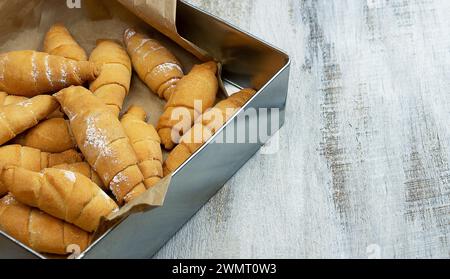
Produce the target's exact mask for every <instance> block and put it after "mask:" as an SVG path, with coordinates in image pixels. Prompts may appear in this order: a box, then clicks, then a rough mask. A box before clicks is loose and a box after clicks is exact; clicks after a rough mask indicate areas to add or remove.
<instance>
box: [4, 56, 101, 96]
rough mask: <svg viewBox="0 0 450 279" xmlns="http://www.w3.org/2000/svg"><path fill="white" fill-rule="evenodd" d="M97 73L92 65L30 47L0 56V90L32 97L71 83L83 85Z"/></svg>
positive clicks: (54, 90) (95, 67)
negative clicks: (30, 48)
mask: <svg viewBox="0 0 450 279" xmlns="http://www.w3.org/2000/svg"><path fill="white" fill-rule="evenodd" d="M98 74H99V69H98V68H97V66H95V64H93V63H91V62H87V61H75V60H72V59H67V58H64V57H62V56H57V55H50V54H47V53H45V52H36V51H32V50H23V51H13V52H7V53H3V54H1V55H0V91H5V92H6V93H8V94H13V95H19V96H25V97H33V96H36V95H40V94H46V93H52V92H56V91H58V90H61V89H63V88H65V87H68V86H70V85H82V84H83V83H85V82H86V81H92V80H94V79H95V78H96V77H97V76H98Z"/></svg>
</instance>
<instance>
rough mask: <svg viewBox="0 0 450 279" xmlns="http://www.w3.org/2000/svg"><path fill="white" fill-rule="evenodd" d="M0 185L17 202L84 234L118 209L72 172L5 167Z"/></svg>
mask: <svg viewBox="0 0 450 279" xmlns="http://www.w3.org/2000/svg"><path fill="white" fill-rule="evenodd" d="M1 181H2V183H3V184H4V185H6V186H7V188H8V190H9V192H10V193H11V194H12V195H13V196H14V197H15V198H16V199H17V200H18V201H19V202H21V203H23V204H26V205H28V206H32V207H36V208H39V209H40V210H42V211H44V212H45V213H47V214H50V215H52V216H54V217H56V218H59V219H61V220H64V221H66V222H68V223H71V224H74V225H75V226H77V227H79V228H81V229H83V230H85V231H87V232H93V231H95V230H96V229H97V228H98V225H99V224H100V219H101V218H102V217H104V216H107V215H108V214H110V213H111V212H112V211H113V210H116V209H118V206H117V204H116V203H115V202H114V201H113V200H112V199H111V198H110V197H109V196H108V195H107V194H105V192H103V191H102V189H100V188H99V187H98V186H97V185H96V184H95V183H94V182H92V181H91V180H90V179H89V178H87V177H86V176H84V175H81V174H79V173H76V172H71V171H66V170H61V169H54V168H51V169H44V170H42V171H41V172H34V171H30V170H26V169H24V168H19V167H13V166H8V167H5V169H4V170H3V173H2V175H1Z"/></svg>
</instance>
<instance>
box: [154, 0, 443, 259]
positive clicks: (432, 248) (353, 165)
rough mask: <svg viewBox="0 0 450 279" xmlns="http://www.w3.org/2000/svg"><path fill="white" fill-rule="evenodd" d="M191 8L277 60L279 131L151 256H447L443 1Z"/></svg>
mask: <svg viewBox="0 0 450 279" xmlns="http://www.w3.org/2000/svg"><path fill="white" fill-rule="evenodd" d="M190 2H191V3H194V4H195V5H197V6H199V7H201V8H203V9H206V10H207V11H209V12H212V13H213V14H216V15H218V16H220V17H222V18H224V19H226V20H228V21H230V22H232V23H233V24H235V25H237V26H239V27H241V28H243V29H245V30H248V31H250V32H251V33H253V34H255V35H257V36H259V37H260V38H262V39H264V40H266V41H269V42H271V43H273V44H274V45H276V46H278V47H280V48H282V49H284V50H286V51H287V52H288V53H289V54H290V56H291V58H292V61H293V62H292V73H291V83H290V91H289V99H288V109H287V123H286V125H285V127H284V128H283V129H282V131H281V133H280V150H279V152H278V153H276V154H274V155H263V154H259V155H257V156H255V157H254V158H253V159H252V160H251V161H250V162H249V163H248V164H247V165H246V166H245V167H244V168H242V169H241V170H240V171H239V172H238V173H237V174H236V176H235V177H234V178H233V179H232V180H231V181H230V182H229V183H227V185H226V186H225V187H224V188H223V189H222V190H221V191H220V192H219V193H218V195H217V196H215V197H214V198H213V199H212V200H211V201H210V202H209V203H208V204H207V205H206V206H205V207H204V208H203V209H202V210H201V211H200V212H199V213H198V214H197V215H196V216H195V217H194V218H193V219H192V220H191V221H190V222H189V223H188V224H187V225H186V226H185V227H184V228H183V229H182V230H181V231H180V232H179V233H178V234H177V235H176V236H175V237H174V238H173V239H172V240H171V241H170V242H169V243H168V244H167V245H166V246H165V247H164V248H163V249H162V250H161V251H160V252H159V253H158V254H157V255H156V257H157V258H222V257H232V258H249V257H251V258H263V257H276V258H292V257H295V258H297V257H300V258H303V257H305V258H342V257H345V258H347V257H351V258H366V257H383V258H392V257H395V258H448V257H450V248H449V247H450V168H449V160H450V129H449V119H450V17H449V16H448V15H449V14H450V1H446V0H440V1H438V0H434V1H433V0H415V1H413V0H411V1H405V0H389V1H387V0H367V1H364V0H363V1H360V0H355V1H344V0H339V1H306V0H305V1H300V0H290V1H288V0H283V1H270V0H245V1H242V0H239V1H237V0H233V1H220V0H203V1H202V0H191V1H190Z"/></svg>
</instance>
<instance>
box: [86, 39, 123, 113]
mask: <svg viewBox="0 0 450 279" xmlns="http://www.w3.org/2000/svg"><path fill="white" fill-rule="evenodd" d="M89 61H91V62H93V63H95V64H96V65H101V72H100V75H99V76H98V77H97V79H96V80H95V81H93V82H91V84H90V87H89V89H90V90H91V91H92V93H94V95H95V96H97V97H99V98H100V99H101V100H102V101H103V102H104V103H105V104H106V105H108V107H109V108H110V109H111V111H112V112H113V113H114V114H115V115H116V116H119V113H120V111H121V110H122V105H123V101H124V99H125V97H126V96H127V95H128V91H129V90H130V82H131V73H132V67H131V61H130V58H129V57H128V54H127V52H126V50H125V49H124V48H123V47H122V46H121V45H119V44H118V43H116V42H114V41H111V40H99V41H97V47H96V48H95V49H94V51H92V53H91V57H90V58H89Z"/></svg>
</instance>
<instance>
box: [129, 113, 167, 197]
mask: <svg viewBox="0 0 450 279" xmlns="http://www.w3.org/2000/svg"><path fill="white" fill-rule="evenodd" d="M146 116H147V115H146V113H145V111H144V110H143V109H142V108H141V107H138V106H132V107H131V108H130V109H129V110H128V112H127V113H126V114H125V115H124V116H123V117H122V126H123V128H124V130H125V133H126V134H127V136H128V138H129V139H130V141H131V145H132V146H133V149H134V151H135V152H136V155H137V158H138V162H139V164H138V166H139V169H140V170H141V172H142V174H143V175H144V184H145V187H147V189H148V188H150V187H152V186H154V185H155V184H156V183H157V182H158V181H160V180H161V178H162V175H163V171H162V151H161V140H160V139H159V136H158V133H157V132H156V130H155V128H154V127H153V125H150V124H148V123H147V122H145V119H146Z"/></svg>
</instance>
